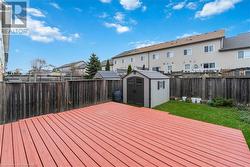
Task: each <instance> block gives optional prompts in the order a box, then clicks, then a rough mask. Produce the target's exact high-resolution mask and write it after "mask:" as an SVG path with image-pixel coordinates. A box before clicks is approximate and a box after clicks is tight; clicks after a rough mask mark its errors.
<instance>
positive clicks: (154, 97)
mask: <svg viewBox="0 0 250 167" xmlns="http://www.w3.org/2000/svg"><path fill="white" fill-rule="evenodd" d="M158 81H165V89H162V88H161V89H160V90H158ZM167 101H169V79H162V80H151V107H152V108H153V107H155V106H157V105H160V104H162V103H165V102H167Z"/></svg>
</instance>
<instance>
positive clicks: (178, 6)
mask: <svg viewBox="0 0 250 167" xmlns="http://www.w3.org/2000/svg"><path fill="white" fill-rule="evenodd" d="M185 5H186V1H183V2H179V3H178V4H176V5H174V6H173V9H174V10H180V9H182V8H184V7H185Z"/></svg>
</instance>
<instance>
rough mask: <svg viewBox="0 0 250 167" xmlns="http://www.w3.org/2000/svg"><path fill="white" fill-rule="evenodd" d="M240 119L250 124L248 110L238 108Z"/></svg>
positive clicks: (249, 112)
mask: <svg viewBox="0 0 250 167" xmlns="http://www.w3.org/2000/svg"><path fill="white" fill-rule="evenodd" d="M239 113H240V120H241V121H242V122H246V123H248V124H250V110H240V111H239Z"/></svg>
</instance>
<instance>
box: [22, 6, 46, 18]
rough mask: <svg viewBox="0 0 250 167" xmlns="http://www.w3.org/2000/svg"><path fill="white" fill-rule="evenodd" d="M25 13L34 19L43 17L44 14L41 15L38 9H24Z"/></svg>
mask: <svg viewBox="0 0 250 167" xmlns="http://www.w3.org/2000/svg"><path fill="white" fill-rule="evenodd" d="M26 11H27V13H28V14H29V15H31V16H35V17H45V14H44V13H42V12H41V11H40V10H39V9H35V8H26Z"/></svg>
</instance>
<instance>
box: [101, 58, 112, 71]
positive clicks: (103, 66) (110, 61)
mask: <svg viewBox="0 0 250 167" xmlns="http://www.w3.org/2000/svg"><path fill="white" fill-rule="evenodd" d="M107 61H108V60H104V61H102V62H101V66H102V71H105V70H106V64H107ZM109 67H110V71H112V70H113V61H112V60H111V59H110V60H109Z"/></svg>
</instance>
